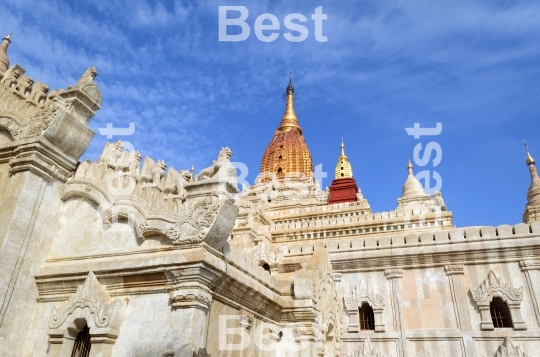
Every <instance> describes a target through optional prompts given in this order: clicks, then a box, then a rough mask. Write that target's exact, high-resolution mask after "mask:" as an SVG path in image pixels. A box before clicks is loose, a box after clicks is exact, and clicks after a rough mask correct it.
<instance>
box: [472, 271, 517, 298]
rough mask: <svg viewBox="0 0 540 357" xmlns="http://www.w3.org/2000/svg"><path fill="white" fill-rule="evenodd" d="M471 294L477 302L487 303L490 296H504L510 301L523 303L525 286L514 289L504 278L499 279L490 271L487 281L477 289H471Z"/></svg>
mask: <svg viewBox="0 0 540 357" xmlns="http://www.w3.org/2000/svg"><path fill="white" fill-rule="evenodd" d="M471 294H472V296H473V298H474V300H476V301H477V302H485V301H487V300H488V299H489V298H490V296H492V295H497V296H503V297H506V298H507V299H509V300H510V301H516V302H521V300H522V299H523V286H520V287H519V288H517V289H516V288H514V287H512V286H510V285H508V283H506V281H504V280H503V279H502V278H498V277H497V275H495V273H494V272H493V271H490V272H489V274H488V276H487V278H486V280H484V282H483V283H482V284H481V285H480V286H479V287H478V288H476V289H471Z"/></svg>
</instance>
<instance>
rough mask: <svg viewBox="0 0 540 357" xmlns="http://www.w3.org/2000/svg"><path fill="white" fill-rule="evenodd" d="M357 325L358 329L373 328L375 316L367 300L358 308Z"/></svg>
mask: <svg viewBox="0 0 540 357" xmlns="http://www.w3.org/2000/svg"><path fill="white" fill-rule="evenodd" d="M359 325H360V330H375V316H374V315H373V309H372V308H371V306H369V304H368V303H367V302H365V303H363V304H362V307H361V308H360V309H359Z"/></svg>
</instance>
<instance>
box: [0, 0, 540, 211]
mask: <svg viewBox="0 0 540 357" xmlns="http://www.w3.org/2000/svg"><path fill="white" fill-rule="evenodd" d="M238 4H239V3H236V2H235V3H229V4H228V5H238ZM220 5H227V3H226V2H225V3H224V2H223V1H217V0H215V1H205V2H199V1H191V0H183V1H174V2H171V1H157V0H156V1H143V0H138V1H121V0H110V1H106V2H103V1H98V0H93V1H90V2H68V1H47V2H39V1H24V2H11V3H3V4H1V5H0V18H2V19H3V21H2V24H1V25H0V31H4V32H7V31H9V30H12V31H13V32H14V36H13V40H14V41H13V43H12V45H11V47H10V58H11V60H12V63H19V64H21V65H22V66H23V67H25V68H26V69H27V70H28V72H29V74H30V75H31V76H33V77H34V78H35V79H37V80H40V81H43V82H47V83H48V84H49V85H50V86H51V87H52V88H58V87H66V86H68V85H70V84H73V83H75V82H76V80H77V78H78V77H79V76H80V74H81V73H82V72H83V71H84V70H85V69H86V67H88V66H96V67H97V68H98V71H99V76H98V78H97V81H98V83H99V86H100V88H101V90H102V92H103V98H104V99H103V105H102V107H103V109H102V110H101V111H100V112H99V113H98V115H97V116H96V117H95V119H93V120H92V121H91V124H90V125H91V126H92V128H93V129H94V130H95V131H96V132H97V129H98V128H99V127H105V125H106V123H109V122H110V123H114V125H115V126H118V127H127V125H128V123H130V122H134V123H135V124H136V133H135V135H133V136H132V137H129V138H123V139H126V140H129V141H131V142H132V143H133V144H134V145H135V147H136V148H137V149H139V150H140V151H141V152H142V153H143V155H149V156H152V157H154V158H156V159H158V158H159V159H165V160H166V161H167V163H168V164H169V166H173V167H176V168H183V167H188V166H191V164H192V163H195V164H196V165H197V166H199V167H200V166H204V165H207V164H209V163H210V162H211V160H212V159H214V156H215V155H216V153H217V151H218V150H219V148H220V147H221V146H225V145H229V146H231V147H232V149H233V151H234V152H235V157H234V158H235V159H238V160H240V161H243V162H245V163H247V164H248V166H249V167H250V169H251V175H250V179H251V180H253V179H254V177H255V175H256V173H257V171H258V165H259V161H260V157H261V155H262V152H263V150H264V147H265V146H266V144H267V141H268V140H270V138H271V136H272V133H273V130H274V129H275V127H276V126H277V123H278V121H279V118H280V116H281V114H282V110H283V102H282V101H281V94H282V92H283V90H284V88H285V86H286V84H287V76H288V72H289V71H292V72H293V76H294V79H295V85H296V87H297V93H299V97H298V102H297V112H298V115H299V117H300V121H301V125H302V126H303V127H304V132H305V134H306V139H307V141H308V144H309V145H310V147H311V149H312V152H313V156H314V158H315V161H316V162H317V163H319V162H323V163H324V164H325V165H326V167H327V168H330V171H331V168H332V167H333V166H334V161H335V159H336V153H335V150H334V146H336V145H334V144H335V142H337V141H338V139H339V137H340V136H343V135H345V134H346V135H348V150H349V152H350V154H349V157H350V158H351V160H352V161H353V166H356V167H359V169H357V170H355V173H357V175H358V180H359V182H361V184H362V185H363V190H364V192H365V193H367V197H368V199H370V202H371V204H372V206H373V207H374V209H375V210H388V209H392V208H393V206H394V203H395V197H396V196H398V195H399V190H400V185H401V184H402V181H403V180H404V178H403V177H401V176H402V175H401V173H402V170H401V166H402V165H401V164H400V163H401V162H402V161H403V160H402V156H404V157H406V156H408V155H410V154H409V153H408V154H403V152H404V151H409V152H410V151H411V150H412V146H414V144H415V142H414V141H411V139H410V138H408V137H407V136H406V135H405V134H404V130H403V129H404V127H405V126H407V125H410V124H412V123H413V122H415V121H422V122H426V123H433V122H436V121H440V122H443V124H444V125H445V126H444V127H445V131H444V133H445V135H447V136H446V137H443V138H440V140H442V141H445V142H446V146H445V159H444V161H443V162H448V163H450V162H454V160H458V158H460V159H461V161H462V162H463V159H462V156H463V155H464V154H463V152H462V150H468V151H469V152H471V151H474V150H475V146H474V144H473V143H472V142H473V140H478V141H479V142H483V143H484V145H490V144H489V142H490V139H493V140H500V142H508V143H509V142H513V141H512V140H514V139H515V138H514V136H516V137H518V136H522V135H524V134H525V133H526V131H527V130H525V129H522V125H523V127H525V126H527V124H526V123H528V126H529V127H531V125H532V127H534V128H535V129H538V124H536V122H534V124H533V121H534V120H536V119H535V118H536V117H537V114H535V113H538V112H539V111H540V104H539V103H538V100H537V96H538V93H539V91H540V84H539V83H540V81H539V80H540V69H539V67H538V65H537V63H539V61H540V46H539V45H538V40H537V39H538V37H539V35H540V22H538V20H537V19H538V18H540V4H538V3H537V2H533V1H518V2H489V1H453V2H430V1H425V0H413V1H401V2H395V1H387V0H383V1H381V0H366V1H361V2H358V1H356V0H344V1H340V2H335V1H328V0H324V1H320V2H319V3H316V5H315V3H313V2H310V1H297V2H294V3H291V2H290V1H284V0H282V1H251V0H250V1H245V2H244V3H242V5H245V6H246V7H248V9H249V12H250V16H249V18H248V23H249V24H250V25H251V26H252V25H253V22H254V20H255V18H256V16H258V15H259V14H261V13H265V12H271V13H273V14H275V15H276V16H277V17H278V18H279V19H280V21H282V20H283V18H284V17H285V16H286V15H287V14H288V13H292V12H300V13H303V14H304V15H306V16H307V17H308V19H309V15H310V14H311V13H313V11H314V9H315V7H316V6H323V9H324V12H325V13H327V14H328V20H327V21H325V23H324V32H325V35H326V36H328V39H329V40H328V42H326V43H319V42H317V41H315V40H314V38H313V23H312V21H311V20H310V21H308V23H307V26H308V28H309V31H310V37H309V38H308V39H307V40H306V41H304V42H302V43H290V42H287V41H286V40H284V39H283V37H280V38H279V39H278V40H276V41H275V42H273V43H262V42H260V41H258V40H257V39H256V38H255V35H254V34H253V33H252V35H251V36H250V38H249V39H248V40H246V41H245V42H240V43H232V42H219V41H218V6H220ZM518 119H519V122H518V121H517V120H518ZM516 123H523V124H516ZM512 125H513V127H515V128H516V129H515V130H501V131H496V132H493V133H491V134H490V135H491V136H490V137H488V136H487V135H488V132H489V130H486V129H485V128H486V127H492V126H498V127H501V128H506V127H508V126H512ZM450 138H452V139H450ZM115 139H116V138H115ZM452 140H454V141H456V140H460V141H461V142H460V145H455V146H454V145H453V144H452ZM105 141H106V138H104V137H102V136H100V135H99V134H98V135H96V138H95V140H94V141H93V143H92V145H91V146H90V148H89V149H88V151H87V153H86V154H85V155H84V158H91V159H95V158H96V157H97V156H98V154H99V152H100V151H101V149H102V147H103V145H104V142H105ZM519 142H521V139H520V140H519ZM539 147H540V145H539ZM511 150H513V151H512V152H513V153H514V152H515V150H519V148H518V146H516V147H512V149H511ZM366 153H368V154H366ZM468 155H471V158H474V157H480V156H481V155H483V154H480V153H478V154H468ZM475 155H478V156H475ZM492 155H499V156H498V157H503V156H504V157H506V159H507V160H510V157H508V153H506V152H503V150H502V149H501V148H499V147H497V145H494V147H493V149H492ZM472 162H474V160H472ZM482 162H485V160H483V161H482ZM382 163H384V164H382ZM462 165H464V166H463V167H462V168H461V169H460V170H461V171H462V172H467V176H468V180H469V181H468V182H467V185H468V186H467V187H474V186H475V185H481V184H483V183H481V182H482V178H481V177H480V176H479V175H477V174H475V173H474V172H475V170H476V169H477V168H476V167H475V166H474V164H473V163H470V164H467V163H462ZM483 168H484V169H485V170H488V172H490V173H491V174H496V173H495V171H494V170H493V169H491V168H489V167H487V168H486V167H483ZM443 169H444V166H443V167H442V168H441V170H443ZM447 171H448V172H446V173H445V176H444V178H445V190H447V192H448V191H450V192H452V189H454V190H455V192H458V188H457V187H464V184H460V182H461V181H460V180H461V178H460V177H461V176H463V175H462V174H458V173H455V174H454V173H452V172H451V171H450V170H447ZM441 172H442V171H441ZM368 173H369V174H368ZM460 175H461V176H460ZM329 176H331V173H330V175H329ZM524 180H525V181H526V178H525V179H524ZM454 182H456V183H457V184H456V185H457V186H455V188H453V186H452V185H453V184H454ZM522 183H523V182H522ZM325 184H328V182H325ZM381 185H383V186H384V187H391V188H392V189H385V190H382V192H381V190H380V189H379V187H380V186H381ZM517 186H518V185H516V188H515V189H514V190H513V191H512V190H510V192H509V193H508V196H507V197H506V198H505V199H506V200H507V201H508V202H510V201H512V199H514V200H515V198H514V197H517V195H518V194H519V195H521V196H522V195H523V189H522V188H518V187H517ZM370 192H372V193H373V195H372V196H370V195H369V193H370ZM443 192H445V191H443ZM375 193H377V194H375ZM458 194H459V192H458ZM459 196H460V197H461V196H463V195H461V194H459ZM469 196H471V197H474V195H467V198H466V199H465V198H464V199H457V200H455V201H454V202H453V203H454V204H455V205H456V206H458V207H463V209H465V210H466V208H465V207H467V206H473V205H474V204H475V202H480V201H481V200H480V199H477V201H474V199H473V198H469ZM521 196H520V197H521ZM445 199H446V201H447V203H449V202H450V203H452V200H453V199H452V198H449V199H448V198H446V197H445ZM482 202H483V201H482ZM512 202H513V201H512ZM522 204H523V202H522V201H519V202H517V201H515V202H513V203H511V205H512V207H514V210H516V211H518V214H516V215H515V217H519V214H520V213H521V208H519V210H517V209H516V208H515V207H518V206H519V207H521V205H522ZM493 214H494V215H495V216H494V217H499V218H500V217H501V216H497V215H496V214H495V213H493ZM494 219H495V218H494Z"/></svg>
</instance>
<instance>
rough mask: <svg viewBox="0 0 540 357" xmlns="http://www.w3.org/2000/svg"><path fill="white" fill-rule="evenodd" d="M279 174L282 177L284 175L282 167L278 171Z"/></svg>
mask: <svg viewBox="0 0 540 357" xmlns="http://www.w3.org/2000/svg"><path fill="white" fill-rule="evenodd" d="M277 173H278V175H281V174H282V173H283V169H282V168H281V167H280V168H279V169H278V170H277Z"/></svg>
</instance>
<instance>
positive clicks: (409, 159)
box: [407, 157, 413, 171]
mask: <svg viewBox="0 0 540 357" xmlns="http://www.w3.org/2000/svg"><path fill="white" fill-rule="evenodd" d="M412 168H413V165H412V164H411V158H410V157H408V162H407V170H409V171H412Z"/></svg>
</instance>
